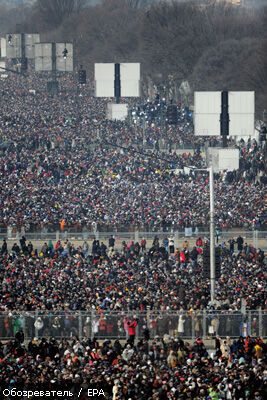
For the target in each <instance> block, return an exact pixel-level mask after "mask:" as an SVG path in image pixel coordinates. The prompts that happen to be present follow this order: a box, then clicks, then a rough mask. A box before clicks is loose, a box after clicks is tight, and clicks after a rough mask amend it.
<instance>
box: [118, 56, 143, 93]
mask: <svg viewBox="0 0 267 400" xmlns="http://www.w3.org/2000/svg"><path fill="white" fill-rule="evenodd" d="M120 74H121V97H139V96H140V64H139V63H127V64H121V67H120Z"/></svg>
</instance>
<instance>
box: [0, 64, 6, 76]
mask: <svg viewBox="0 0 267 400" xmlns="http://www.w3.org/2000/svg"><path fill="white" fill-rule="evenodd" d="M0 67H1V68H0V72H3V73H5V70H4V69H3V68H6V63H5V61H0Z"/></svg>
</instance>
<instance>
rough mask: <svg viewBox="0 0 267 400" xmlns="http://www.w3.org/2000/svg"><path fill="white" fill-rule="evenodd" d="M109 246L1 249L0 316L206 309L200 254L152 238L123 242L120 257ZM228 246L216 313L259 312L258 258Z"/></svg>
mask: <svg viewBox="0 0 267 400" xmlns="http://www.w3.org/2000/svg"><path fill="white" fill-rule="evenodd" d="M113 240H114V239H113ZM166 241H167V244H166ZM168 243H169V244H168ZM198 243H199V240H198ZM112 244H113V245H111V246H107V245H105V244H104V243H103V242H102V243H99V241H97V240H96V239H95V240H94V241H93V243H92V246H91V245H89V243H87V242H84V244H83V245H82V246H76V247H75V246H74V245H72V244H71V243H70V242H69V241H68V240H66V241H65V242H63V243H61V242H60V241H58V242H57V243H56V244H55V245H53V244H52V242H49V243H48V244H47V243H45V244H44V245H43V246H42V249H41V250H40V251H37V250H34V249H33V246H32V244H31V242H28V243H27V242H26V239H22V240H21V246H19V245H18V244H14V245H13V247H12V249H8V248H7V245H6V243H5V242H4V244H3V246H2V252H1V253H2V255H1V259H0V261H1V263H0V278H1V288H0V296H1V303H0V310H1V311H7V312H8V311H34V310H51V311H54V312H57V311H61V310H73V311H75V310H82V311H88V312H89V311H90V310H92V309H93V310H96V311H99V312H101V311H105V310H113V311H131V310H138V311H140V312H142V311H144V312H146V311H147V310H148V309H149V310H154V311H162V312H166V311H168V310H173V311H177V312H178V311H186V312H187V311H191V312H192V311H193V310H203V309H206V308H207V307H208V306H209V290H210V289H209V279H205V278H204V275H202V272H203V271H202V266H201V247H200V246H197V245H196V246H194V247H193V248H191V249H190V248H189V247H188V241H187V242H185V243H184V244H183V246H182V247H181V248H180V249H173V248H174V246H173V245H172V239H171V238H170V239H168V238H166V239H165V240H164V241H163V242H162V243H160V241H159V240H158V239H157V238H156V239H155V240H154V243H153V246H152V247H151V248H146V244H145V245H144V243H142V241H141V242H140V243H138V242H136V243H134V242H133V241H129V243H125V242H124V243H123V248H122V249H115V248H114V245H115V246H116V244H114V242H113V241H112ZM117 246H118V244H117ZM168 246H169V247H168ZM230 246H233V243H231V244H229V249H228V244H225V243H223V244H222V245H221V251H222V262H221V264H222V266H221V277H220V279H219V280H218V281H217V283H216V285H217V286H216V307H217V308H218V309H221V310H231V311H236V310H240V309H241V305H242V299H243V300H245V301H246V304H247V305H246V307H247V309H252V310H257V309H259V308H261V309H262V310H265V308H266V282H265V280H264V276H265V275H266V272H267V271H266V265H265V263H264V253H263V252H262V251H261V250H256V249H255V248H253V246H249V245H247V243H245V244H244V245H240V246H241V248H239V250H238V252H237V251H235V252H234V253H233V252H232V251H230V248H231V249H232V247H230ZM235 250H236V249H235ZM173 251H174V252H173ZM201 276H202V278H201V280H200V277H201ZM74 288H75V290H74Z"/></svg>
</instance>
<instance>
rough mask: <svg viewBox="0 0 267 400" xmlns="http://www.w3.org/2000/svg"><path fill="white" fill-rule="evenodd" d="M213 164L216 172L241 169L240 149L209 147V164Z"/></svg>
mask: <svg viewBox="0 0 267 400" xmlns="http://www.w3.org/2000/svg"><path fill="white" fill-rule="evenodd" d="M211 165H212V167H213V170H214V172H219V171H235V170H238V169H239V149H231V148H225V149H224V148H219V147H209V148H208V150H207V166H208V167H210V166H211Z"/></svg>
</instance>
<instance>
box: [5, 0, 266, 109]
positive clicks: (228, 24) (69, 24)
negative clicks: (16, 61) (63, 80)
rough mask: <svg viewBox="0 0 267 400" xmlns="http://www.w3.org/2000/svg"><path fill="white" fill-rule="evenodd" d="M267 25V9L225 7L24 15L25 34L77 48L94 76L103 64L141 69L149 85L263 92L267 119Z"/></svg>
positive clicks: (159, 4) (160, 4)
mask: <svg viewBox="0 0 267 400" xmlns="http://www.w3.org/2000/svg"><path fill="white" fill-rule="evenodd" d="M94 4H96V5H94ZM266 17H267V7H266V8H263V9H260V10H251V9H246V8H243V7H238V6H232V5H231V4H229V2H223V1H218V0H203V1H196V0H195V1H190V0H188V1H186V2H185V1H182V0H165V1H164V0H162V1H150V0H102V1H100V0H98V1H96V0H91V1H90V0H46V1H43V0H37V1H36V3H35V5H34V6H32V7H28V8H27V10H25V11H24V19H25V20H24V26H23V29H24V30H25V31H26V30H27V31H28V32H30V31H39V32H40V33H41V34H42V39H43V40H64V41H65V40H67V41H73V42H74V45H75V57H76V60H77V63H78V64H83V65H85V66H86V68H87V70H88V72H89V71H90V72H91V73H92V72H93V64H94V63H95V62H141V64H142V76H143V79H144V82H153V83H155V84H156V85H159V84H161V85H162V86H165V87H168V85H170V82H171V84H172V85H176V89H177V88H178V87H179V86H180V84H181V82H182V81H184V80H188V81H189V83H190V85H191V88H192V90H203V89H205V90H220V89H224V88H227V89H229V90H255V91H256V92H257V110H258V111H262V110H263V109H266V108H267V104H266V99H267V37H266V32H267V30H266V22H267V18H266ZM11 28H12V27H11V26H10V29H11ZM174 92H175V93H178V92H177V90H176V91H174Z"/></svg>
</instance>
